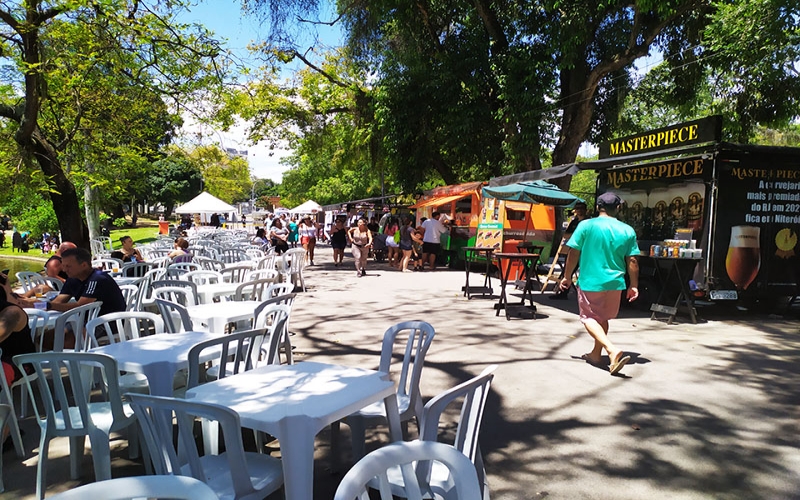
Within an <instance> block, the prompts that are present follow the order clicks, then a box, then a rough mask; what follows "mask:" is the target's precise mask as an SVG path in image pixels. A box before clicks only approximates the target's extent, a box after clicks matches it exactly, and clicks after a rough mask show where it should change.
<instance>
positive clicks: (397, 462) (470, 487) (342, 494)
mask: <svg viewBox="0 0 800 500" xmlns="http://www.w3.org/2000/svg"><path fill="white" fill-rule="evenodd" d="M426 460H435V461H437V462H439V463H442V464H443V465H445V466H446V467H447V468H448V469H449V471H450V475H451V477H452V479H453V482H454V487H455V491H456V493H457V494H456V495H455V496H454V497H452V498H458V499H459V500H481V493H480V491H481V490H480V488H479V485H478V477H477V474H476V473H475V467H473V465H472V463H471V462H470V461H469V459H468V458H467V457H465V456H464V455H463V454H461V453H460V452H459V451H458V450H456V449H455V448H453V447H452V446H448V445H446V444H443V443H435V442H430V441H411V442H398V443H392V444H389V445H387V446H384V447H383V448H379V449H377V450H375V451H373V452H372V453H370V454H369V455H367V456H365V457H364V458H362V459H361V460H359V461H358V463H356V464H355V465H354V466H353V468H352V469H350V471H349V472H348V473H347V474H346V475H345V476H344V478H342V482H341V483H339V487H338V488H337V489H336V495H335V496H334V497H333V498H334V500H354V499H362V500H366V499H369V495H368V492H367V484H368V483H370V481H371V480H372V479H373V478H377V479H378V481H379V491H380V495H381V496H380V497H381V499H382V500H391V499H392V498H393V497H392V489H391V485H390V484H389V482H388V480H387V477H386V471H388V470H389V469H390V468H393V467H397V466H399V467H400V470H401V471H402V474H403V483H404V486H405V488H404V490H405V492H404V494H403V498H407V499H409V500H422V498H423V495H425V496H424V498H431V497H429V496H427V493H428V488H427V485H426V484H424V482H421V481H420V480H419V478H418V476H417V473H416V470H415V468H414V462H417V461H426Z"/></svg>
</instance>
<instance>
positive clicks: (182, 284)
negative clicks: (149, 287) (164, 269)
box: [153, 280, 198, 307]
mask: <svg viewBox="0 0 800 500" xmlns="http://www.w3.org/2000/svg"><path fill="white" fill-rule="evenodd" d="M161 283H174V284H171V285H168V286H161ZM153 299H164V300H169V301H170V302H177V303H178V304H180V305H182V306H184V307H189V306H196V305H197V304H198V301H197V285H195V284H194V283H192V282H191V281H183V280H172V281H170V280H167V281H159V282H155V283H153Z"/></svg>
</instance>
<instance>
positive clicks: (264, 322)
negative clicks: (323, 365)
mask: <svg viewBox="0 0 800 500" xmlns="http://www.w3.org/2000/svg"><path fill="white" fill-rule="evenodd" d="M296 296H297V294H296V293H289V294H286V295H279V296H277V297H272V298H270V299H267V300H265V301H264V302H262V303H261V304H259V305H258V306H256V309H255V311H253V328H262V327H265V326H269V325H271V324H272V323H271V321H272V319H273V318H272V317H271V316H270V315H269V314H267V311H269V310H270V309H272V308H273V307H274V306H284V307H286V308H287V318H286V324H285V325H283V328H282V330H283V338H282V339H281V342H282V344H283V351H284V355H285V356H286V364H287V365H293V364H294V357H293V355H292V339H291V334H290V333H289V320H290V319H291V314H292V305H293V304H294V299H295V297H296ZM264 359H272V358H271V357H270V356H269V355H268V354H267V355H265V356H264ZM270 362H272V361H270ZM275 363H277V364H280V359H279V358H276V359H275Z"/></svg>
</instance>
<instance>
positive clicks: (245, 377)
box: [186, 361, 402, 500]
mask: <svg viewBox="0 0 800 500" xmlns="http://www.w3.org/2000/svg"><path fill="white" fill-rule="evenodd" d="M186 399H187V400H192V401H200V402H205V403H214V404H218V405H222V406H225V407H228V408H231V409H232V410H234V411H235V412H236V413H238V414H239V418H240V420H241V423H242V427H246V428H250V429H255V430H259V431H263V432H266V433H268V434H270V435H272V436H275V437H276V438H278V440H279V441H280V444H281V461H282V462H283V476H284V487H285V490H286V498H287V499H288V500H300V499H303V500H311V498H312V497H313V483H314V481H313V479H314V438H315V436H316V435H317V433H318V432H319V431H320V430H322V429H324V428H325V427H326V426H328V425H330V424H332V423H333V422H336V421H338V420H341V419H342V418H344V417H346V416H347V415H350V414H351V413H353V412H355V411H357V410H360V409H361V408H364V407H365V406H368V405H370V404H372V403H374V402H376V401H380V400H383V401H384V404H385V405H386V414H387V416H388V420H389V432H390V436H391V439H392V440H393V441H397V440H400V439H402V433H401V430H400V415H399V413H398V410H397V396H396V389H395V384H394V382H392V380H391V379H390V378H389V375H388V374H386V373H382V372H378V371H374V370H366V369H363V368H354V367H347V366H341V365H328V364H323V363H313V362H308V361H307V362H303V363H298V364H295V365H265V366H260V367H258V368H256V369H253V370H250V371H247V372H243V373H239V374H237V375H235V376H233V377H225V378H223V379H220V380H215V381H213V382H209V383H206V384H202V385H199V386H197V387H194V388H192V389H189V390H188V391H187V392H186Z"/></svg>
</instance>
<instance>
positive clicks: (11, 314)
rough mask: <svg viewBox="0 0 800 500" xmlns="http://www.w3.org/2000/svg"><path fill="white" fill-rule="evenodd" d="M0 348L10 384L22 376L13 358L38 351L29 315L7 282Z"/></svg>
mask: <svg viewBox="0 0 800 500" xmlns="http://www.w3.org/2000/svg"><path fill="white" fill-rule="evenodd" d="M0 349H2V350H3V356H2V358H0V360H1V361H2V364H3V372H4V373H5V376H6V381H8V383H9V385H10V384H13V383H14V382H15V381H17V380H19V379H20V378H21V377H22V372H20V371H19V369H18V368H17V366H16V365H15V364H14V363H13V361H12V358H13V357H14V356H16V355H17V354H28V353H32V352H36V346H35V345H34V344H33V339H31V329H30V327H29V326H28V315H27V314H25V311H24V310H23V309H22V307H21V306H20V304H19V303H17V300H16V299H15V298H14V297H13V295H12V292H11V289H10V288H9V287H8V284H7V283H3V285H2V286H1V287H0ZM4 436H5V434H4Z"/></svg>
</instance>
